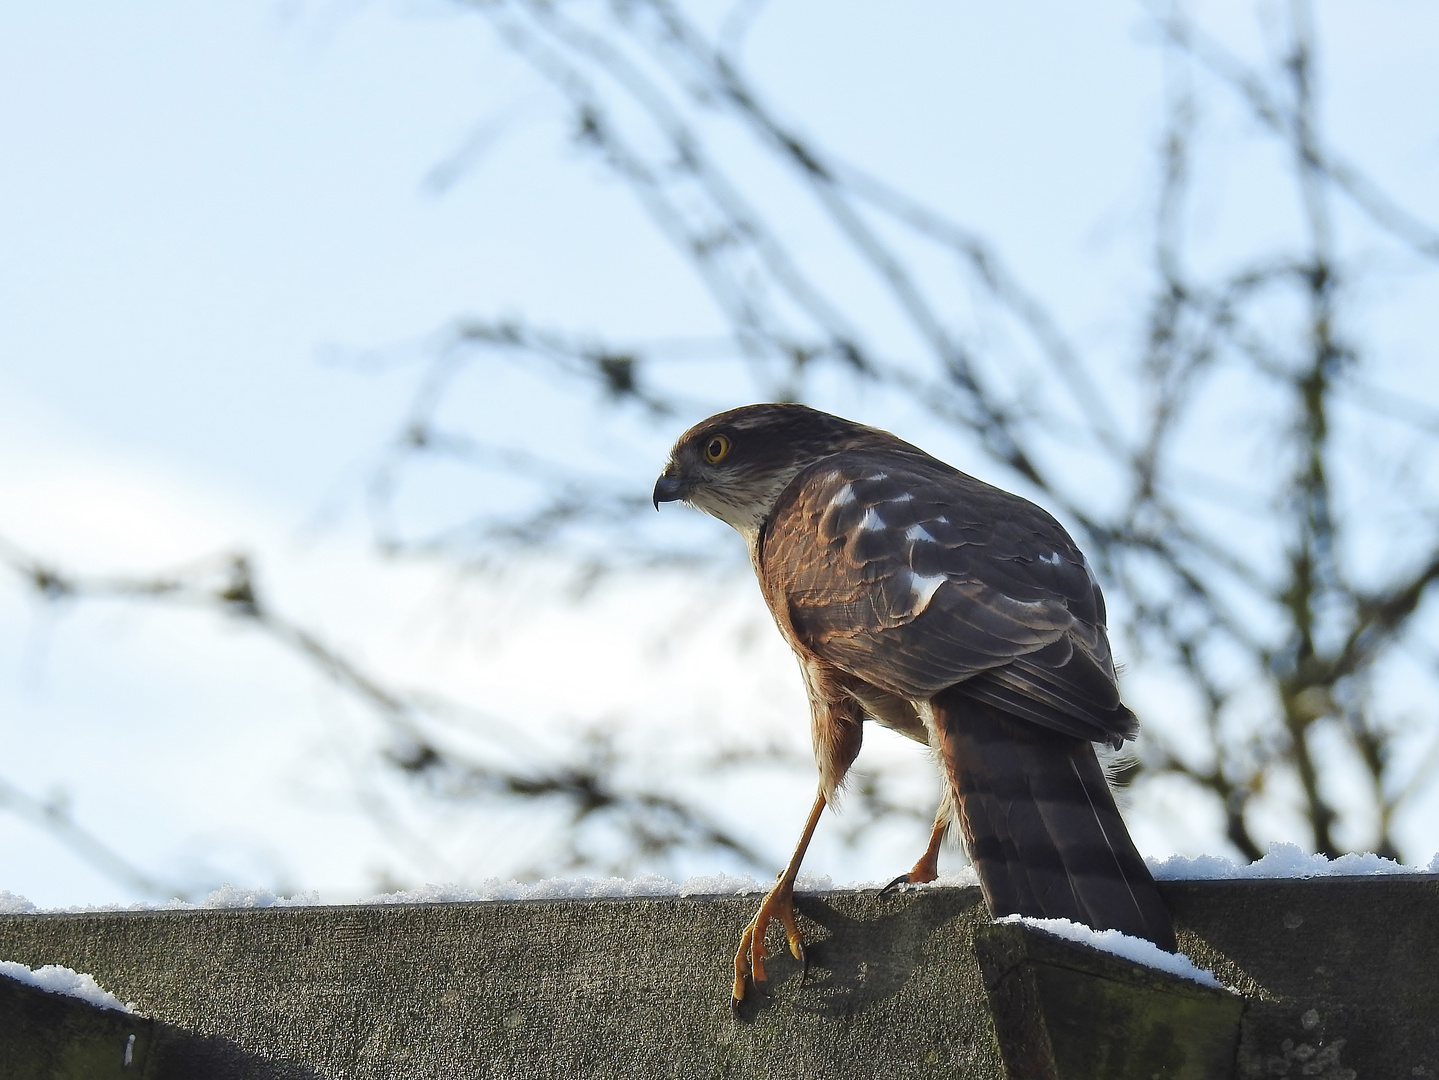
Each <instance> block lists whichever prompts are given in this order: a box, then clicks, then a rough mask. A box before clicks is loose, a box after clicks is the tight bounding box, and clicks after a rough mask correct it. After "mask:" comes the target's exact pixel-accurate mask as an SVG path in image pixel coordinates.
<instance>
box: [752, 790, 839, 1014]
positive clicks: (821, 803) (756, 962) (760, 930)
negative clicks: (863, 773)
mask: <svg viewBox="0 0 1439 1080" xmlns="http://www.w3.org/2000/svg"><path fill="white" fill-rule="evenodd" d="M824 807H825V797H824V790H823V789H822V788H821V789H820V792H819V794H818V795H816V796H815V800H814V806H812V807H811V808H810V811H809V820H808V821H807V822H805V826H804V832H803V833H801V834H800V838H799V843H798V844H796V845H795V849H794V854H793V855H791V856H790V860H789V865H788V866H786V867H785V868H784V871H783V872H782V873H781V874H780V875H779V879H778V880H777V881H776V882H775V886H774V888H773V889H771V890H770V891H769V892H768V893H766V894H765V898H764V899H763V900H762V901H761V902H760V905H759V910H758V911H757V912H755V916H754V918H753V919H751V920H750V923H749V925H748V926H746V927H745V928H744V933H743V934H741V935H740V939H739V952H737V953H735V957H734V990H733V991H732V993H731V997H732V1003H733V1004H735V1005H738V1004H739V1003H740V1002H741V1001H743V1000H744V990H745V980H746V979H753V980H754V982H756V983H762V982H764V981H765V975H764V960H765V957H766V956H768V955H769V952H768V951H767V950H766V949H765V947H764V936H765V931H766V930H768V929H769V924H770V923H771V922H772V921H773V920H775V919H778V920H779V921H780V924H781V925H782V926H783V927H784V936H785V937H786V938H787V939H788V940H789V951H790V952H791V953H792V954H793V955H794V958H795V959H796V960H800V961H803V960H804V941H803V939H802V938H801V937H800V934H799V927H798V926H797V925H796V924H795V919H794V881H795V878H797V877H798V876H799V864H800V863H801V862H803V861H804V853H805V849H806V848H808V847H809V841H810V838H811V837H812V836H814V830H815V826H816V825H818V824H819V816H820V814H821V813H823V812H824Z"/></svg>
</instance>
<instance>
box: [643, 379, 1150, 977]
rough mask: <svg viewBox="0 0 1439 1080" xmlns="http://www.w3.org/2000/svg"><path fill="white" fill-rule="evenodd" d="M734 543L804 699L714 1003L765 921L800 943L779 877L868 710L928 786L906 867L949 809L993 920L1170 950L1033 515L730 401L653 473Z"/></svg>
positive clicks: (843, 766) (785, 415) (790, 414)
mask: <svg viewBox="0 0 1439 1080" xmlns="http://www.w3.org/2000/svg"><path fill="white" fill-rule="evenodd" d="M676 500H683V501H684V502H686V503H688V504H690V505H691V506H693V507H695V508H697V509H699V510H702V511H704V512H705V513H707V514H710V515H711V516H713V517H717V518H719V519H720V520H721V521H724V522H726V523H728V524H729V525H731V526H733V527H734V528H735V529H736V530H737V531H738V532H739V533H740V535H741V536H743V537H744V539H745V542H746V543H747V544H748V546H749V554H750V561H751V562H752V563H753V564H754V570H755V574H756V575H757V576H758V578H759V584H760V589H761V591H762V592H763V593H764V599H765V603H766V604H768V606H769V609H770V612H771V613H772V614H773V616H774V620H775V623H776V624H777V625H778V627H779V631H780V633H781V634H782V635H783V636H784V638H785V640H786V641H787V642H789V645H790V647H791V648H792V649H794V652H795V655H796V656H797V657H798V659H799V663H800V668H801V669H802V671H803V674H804V681H805V687H806V689H807V690H808V693H809V703H810V732H811V736H812V739H813V742H814V755H815V762H816V764H817V765H818V768H819V792H818V794H817V795H816V798H815V801H814V805H813V807H812V809H811V810H810V814H809V819H808V820H807V822H806V823H805V826H804V830H803V832H802V833H801V835H800V839H799V843H798V845H797V846H796V848H795V852H794V855H793V857H792V858H791V859H790V861H789V865H788V866H786V868H785V869H784V871H783V872H782V873H781V874H780V875H779V878H778V880H777V882H776V884H775V886H774V888H773V889H771V890H770V892H769V893H768V894H767V895H766V896H765V898H764V900H763V902H762V903H761V904H760V908H759V911H758V912H757V913H756V915H755V917H754V919H753V920H752V921H751V922H750V924H749V925H748V926H747V927H746V928H745V930H744V933H743V934H742V936H741V938H740V947H739V952H738V953H737V954H736V956H735V981H734V1000H735V1002H736V1003H738V1002H739V1001H740V999H742V998H743V997H744V994H745V986H746V982H747V980H749V979H753V981H755V982H761V981H763V980H764V977H765V975H764V960H765V957H766V956H767V953H766V950H765V945H764V939H765V932H766V930H767V928H768V927H769V924H770V923H771V922H772V921H773V920H776V919H778V920H779V922H780V923H781V924H782V926H783V927H784V931H785V935H786V937H787V939H788V941H789V946H790V950H791V952H792V953H793V954H794V956H795V958H796V959H800V960H803V958H804V949H803V942H802V938H801V936H800V933H799V930H798V927H797V925H796V923H795V915H794V882H795V878H796V877H797V875H798V873H799V866H800V862H801V860H802V859H803V858H804V853H805V849H806V848H807V847H808V845H809V841H810V838H811V836H812V835H813V834H814V829H815V826H816V825H817V824H818V822H819V818H820V815H821V813H822V811H823V810H824V807H825V806H827V805H829V804H831V803H832V802H833V801H834V797H835V793H836V791H837V790H838V788H839V787H840V785H841V783H842V782H843V780H844V777H845V773H846V772H847V771H848V770H849V767H850V765H851V764H853V762H854V760H855V757H856V756H857V755H858V754H859V749H860V741H861V735H862V727H863V723H864V721H865V720H866V719H869V720H874V721H877V722H878V723H880V724H882V725H884V726H885V727H888V728H892V729H893V730H895V731H898V732H899V733H900V734H902V735H906V736H908V737H909V738H911V739H914V740H915V741H917V742H921V743H924V744H926V745H927V746H929V747H932V748H933V750H934V751H935V755H936V757H937V759H938V761H939V762H940V764H941V766H942V768H943V770H944V773H945V777H946V779H947V781H948V783H947V790H946V794H945V798H944V800H943V802H942V803H941V805H940V809H939V813H938V815H937V817H936V820H935V827H934V831H933V833H932V834H931V837H930V844H929V847H928V849H927V850H926V851H925V853H924V854H923V855H922V856H921V857H920V859H919V861H918V862H917V863H916V864H915V866H914V869H912V870H911V871H910V872H909V873H908V874H905V875H902V876H901V877H899V878H897V879H896V883H898V882H903V881H916V882H917V881H932V880H934V878H935V877H936V876H937V874H938V869H937V859H938V851H939V845H940V841H941V840H942V838H943V834H944V831H945V828H946V826H947V825H948V823H949V821H950V820H951V819H952V818H953V817H955V816H957V817H958V820H959V825H960V829H961V832H962V833H963V836H964V841H965V846H966V848H967V849H968V851H969V857H970V860H971V861H972V862H973V864H974V866H975V868H976V870H977V871H978V873H979V880H980V886H981V888H982V890H983V893H984V899H985V902H986V904H987V905H988V907H989V910H990V913H991V914H993V915H996V916H998V915H1008V914H1018V915H1032V916H1041V917H1045V918H1064V919H1070V920H1072V921H1074V922H1079V923H1084V924H1086V925H1088V926H1091V927H1094V928H1095V929H1110V928H1112V929H1116V930H1121V931H1123V932H1124V933H1126V934H1131V935H1134V936H1137V937H1142V938H1147V939H1148V940H1150V941H1152V942H1154V943H1155V944H1156V945H1158V946H1159V947H1160V948H1162V949H1167V950H1169V951H1171V952H1172V951H1173V950H1174V949H1175V940H1174V930H1173V927H1172V925H1171V923H1170V918H1169V913H1168V911H1167V910H1166V909H1165V906H1164V903H1163V901H1162V900H1161V899H1160V896H1159V892H1158V890H1157V889H1156V887H1155V884H1154V880H1153V878H1152V877H1151V876H1150V874H1149V871H1148V869H1147V868H1146V866H1145V864H1144V860H1143V858H1141V857H1140V855H1139V852H1138V851H1137V850H1136V849H1135V847H1134V842H1133V841H1132V840H1131V839H1130V836H1129V832H1128V830H1126V829H1125V827H1124V822H1123V820H1122V819H1121V818H1120V816H1119V811H1118V809H1117V808H1116V806H1115V803H1114V797H1113V795H1112V794H1111V793H1110V790H1109V786H1108V784H1107V783H1106V781H1105V776H1104V772H1103V769H1102V768H1101V767H1100V764H1099V760H1098V758H1097V757H1096V755H1095V749H1094V744H1095V743H1106V744H1108V745H1110V746H1112V747H1114V748H1115V749H1118V748H1120V747H1121V746H1122V745H1123V743H1124V742H1125V740H1128V739H1133V738H1134V736H1135V734H1136V732H1137V729H1138V724H1137V722H1136V720H1135V717H1134V714H1133V713H1132V712H1131V711H1130V710H1129V709H1128V708H1127V707H1125V705H1124V704H1123V702H1122V701H1121V700H1120V697H1119V690H1118V686H1117V683H1116V679H1115V670H1114V660H1113V657H1112V656H1111V654H1110V648H1109V639H1108V636H1107V634H1106V631H1105V612H1104V598H1103V596H1102V595H1101V594H1100V591H1099V584H1098V582H1096V581H1095V579H1094V575H1093V573H1092V572H1091V571H1090V569H1089V564H1088V563H1087V562H1086V560H1085V558H1084V556H1083V555H1082V554H1081V553H1080V551H1079V548H1078V547H1076V546H1075V543H1074V541H1073V540H1072V539H1070V537H1069V534H1068V533H1066V532H1065V531H1064V528H1063V527H1062V526H1061V525H1060V524H1059V522H1057V521H1056V520H1055V519H1054V518H1053V517H1051V516H1050V515H1049V514H1048V513H1046V512H1045V511H1044V510H1042V509H1040V508H1039V507H1038V506H1036V505H1034V504H1033V503H1031V502H1029V501H1028V500H1026V499H1022V498H1020V497H1019V496H1017V495H1011V494H1010V493H1008V492H1006V491H1001V490H1000V489H999V488H996V487H992V486H990V485H989V484H986V483H984V482H983V481H980V480H976V479H975V478H974V477H972V476H968V475H966V474H965V473H962V472H960V471H959V470H958V469H955V468H953V467H951V466H949V465H946V464H945V463H944V462H942V461H940V460H939V459H937V458H934V457H931V456H930V455H929V454H927V453H925V452H924V451H923V450H920V449H919V448H918V447H916V446H913V445H911V444H909V443H907V442H905V441H903V440H902V439H899V438H897V437H896V436H894V435H891V434H890V433H889V432H887V431H881V430H879V429H878V428H872V427H866V426H864V425H861V424H856V423H853V422H851V421H849V420H844V419H841V418H840V417H838V416H832V415H830V414H829V413H824V412H818V411H816V410H814V409H810V408H807V407H806V406H803V405H788V404H785V405H750V406H746V407H744V408H739V409H733V410H731V411H729V412H723V413H719V414H718V415H716V416H712V417H710V418H709V419H708V420H704V421H702V422H700V423H699V424H696V425H695V426H694V427H692V428H691V429H690V430H689V431H687V432H685V434H684V435H682V436H681V437H680V439H679V441H678V442H677V443H675V447H674V450H673V451H672V452H671V454H670V460H669V464H668V465H667V466H666V467H665V470H664V473H663V474H662V475H661V476H660V478H659V480H658V481H657V482H656V484H655V489H654V503H655V507H656V509H658V507H659V504H660V503H662V502H673V501H676Z"/></svg>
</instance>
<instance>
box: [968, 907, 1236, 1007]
mask: <svg viewBox="0 0 1439 1080" xmlns="http://www.w3.org/2000/svg"><path fill="white" fill-rule="evenodd" d="M994 921H995V922H997V923H1018V924H1020V925H1021V926H1029V927H1033V928H1034V929H1036V930H1043V931H1044V932H1045V933H1046V934H1053V935H1054V936H1055V937H1060V938H1064V939H1065V940H1067V941H1077V942H1079V944H1081V945H1088V946H1090V947H1091V948H1094V949H1098V950H1100V951H1101V952H1107V953H1110V954H1112V955H1114V956H1118V957H1120V958H1121V959H1124V960H1129V961H1131V962H1133V963H1136V964H1138V965H1140V966H1141V967H1147V968H1154V969H1156V970H1158V971H1166V972H1168V973H1169V974H1171V975H1178V976H1179V977H1180V978H1181V979H1188V980H1189V981H1190V982H1196V983H1198V984H1199V985H1200V986H1212V987H1214V988H1215V989H1218V988H1219V980H1218V979H1216V978H1215V977H1214V972H1212V971H1206V970H1205V969H1204V968H1201V967H1196V966H1195V965H1194V962H1193V961H1192V960H1190V959H1189V957H1187V956H1185V955H1184V954H1183V953H1169V952H1165V951H1164V950H1163V949H1161V948H1160V947H1159V946H1158V945H1156V944H1154V942H1152V941H1145V940H1144V939H1143V938H1137V937H1130V936H1129V935H1128V934H1122V933H1120V932H1119V931H1118V930H1095V929H1093V928H1092V927H1088V926H1083V925H1081V924H1079V923H1075V922H1070V921H1069V920H1068V919H1035V918H1030V917H1029V916H1027V915H1006V916H1004V917H1003V918H1000V919H995V920H994Z"/></svg>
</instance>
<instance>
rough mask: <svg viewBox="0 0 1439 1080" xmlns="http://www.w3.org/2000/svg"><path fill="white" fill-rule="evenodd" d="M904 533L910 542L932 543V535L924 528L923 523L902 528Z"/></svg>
mask: <svg viewBox="0 0 1439 1080" xmlns="http://www.w3.org/2000/svg"><path fill="white" fill-rule="evenodd" d="M904 535H905V537H906V538H907V539H908V540H909V541H910V542H911V543H915V544H919V543H925V544H932V543H934V537H933V536H931V535H929V530H928V529H926V528H925V527H924V526H923V525H911V526H910V527H909V528H907V529H905V530H904Z"/></svg>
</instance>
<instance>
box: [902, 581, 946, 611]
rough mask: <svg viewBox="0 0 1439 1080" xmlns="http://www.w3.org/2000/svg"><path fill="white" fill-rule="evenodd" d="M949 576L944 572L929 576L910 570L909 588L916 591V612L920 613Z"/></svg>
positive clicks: (913, 591)
mask: <svg viewBox="0 0 1439 1080" xmlns="http://www.w3.org/2000/svg"><path fill="white" fill-rule="evenodd" d="M948 580H949V578H947V577H945V576H944V575H943V574H932V575H930V576H928V577H924V576H921V575H919V574H916V573H915V572H914V571H913V570H911V571H910V572H909V590H910V592H912V593H914V612H915V614H916V615H918V614H919V613H920V612H921V611H923V610H924V609H925V608H927V607H929V602H930V601H931V600H933V599H934V594H935V593H936V592H938V591H939V587H940V586H941V585H943V584H944V583H945V582H946V581H948Z"/></svg>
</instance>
